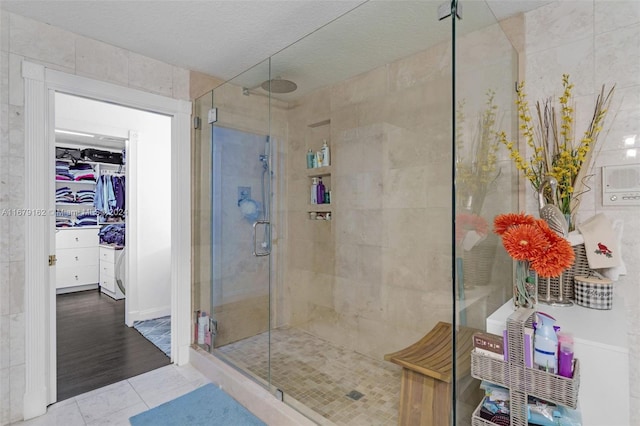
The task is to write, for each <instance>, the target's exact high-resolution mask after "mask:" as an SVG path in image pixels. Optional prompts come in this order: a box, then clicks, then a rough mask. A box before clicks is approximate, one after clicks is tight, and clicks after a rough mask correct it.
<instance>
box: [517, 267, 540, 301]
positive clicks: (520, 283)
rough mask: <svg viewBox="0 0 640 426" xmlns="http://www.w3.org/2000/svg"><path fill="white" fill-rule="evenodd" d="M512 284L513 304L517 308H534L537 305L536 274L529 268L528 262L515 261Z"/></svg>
mask: <svg viewBox="0 0 640 426" xmlns="http://www.w3.org/2000/svg"><path fill="white" fill-rule="evenodd" d="M515 262H516V265H515V266H516V274H515V279H514V283H513V304H514V307H515V308H516V309H517V308H530V309H533V308H535V306H536V304H537V303H538V274H536V272H535V271H534V270H533V269H531V268H530V264H529V261H527V260H516V261H515Z"/></svg>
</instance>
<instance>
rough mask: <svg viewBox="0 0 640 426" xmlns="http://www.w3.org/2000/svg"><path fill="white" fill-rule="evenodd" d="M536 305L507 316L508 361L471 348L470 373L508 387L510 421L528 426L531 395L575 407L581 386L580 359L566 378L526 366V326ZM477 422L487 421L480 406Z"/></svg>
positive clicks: (475, 415) (477, 423)
mask: <svg viewBox="0 0 640 426" xmlns="http://www.w3.org/2000/svg"><path fill="white" fill-rule="evenodd" d="M534 313H535V312H534V310H533V309H526V308H519V309H518V310H516V311H515V312H514V313H513V314H511V315H510V316H509V318H508V319H507V335H508V343H507V344H508V348H507V349H508V353H509V361H508V362H507V361H502V360H499V359H496V358H492V357H489V356H486V355H482V354H480V353H476V352H475V351H473V352H471V375H472V376H473V377H474V378H476V379H480V380H487V381H489V382H492V383H495V384H497V385H500V386H503V387H505V388H508V389H509V392H510V398H511V404H510V405H511V425H514V426H520V425H523V426H526V425H527V417H526V412H527V410H526V405H527V397H528V395H531V396H534V397H536V398H540V399H543V400H545V401H549V402H552V403H554V404H558V405H563V406H566V407H570V408H573V409H575V408H576V407H577V405H578V390H579V388H580V363H579V362H578V359H575V365H574V371H573V377H572V378H567V377H562V376H558V375H555V374H551V373H547V372H546V371H542V370H537V369H534V368H527V367H525V364H524V359H525V357H524V329H525V327H527V328H531V326H532V322H533V316H534ZM472 424H473V425H474V426H475V425H477V426H481V425H488V424H491V422H487V421H486V420H484V419H482V418H481V417H480V416H479V407H478V409H477V410H476V412H475V413H474V415H473V421H472Z"/></svg>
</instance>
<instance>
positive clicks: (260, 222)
mask: <svg viewBox="0 0 640 426" xmlns="http://www.w3.org/2000/svg"><path fill="white" fill-rule="evenodd" d="M258 225H264V226H265V227H267V229H268V228H269V227H270V226H271V222H269V221H268V220H257V221H255V222H253V255H254V256H256V257H260V256H269V255H270V254H271V243H270V242H266V244H267V245H266V247H262V248H264V250H258V238H257V236H256V234H257V232H256V229H257V228H258ZM269 234H270V233H269ZM267 235H268V234H267Z"/></svg>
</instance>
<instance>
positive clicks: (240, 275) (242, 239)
mask: <svg viewBox="0 0 640 426" xmlns="http://www.w3.org/2000/svg"><path fill="white" fill-rule="evenodd" d="M267 80H269V62H268V61H266V62H264V63H261V64H259V65H257V66H255V67H253V68H251V69H250V70H248V71H246V72H244V73H243V74H241V75H239V76H238V77H236V78H234V79H233V80H231V81H228V82H226V83H224V84H222V85H220V86H218V87H217V88H216V89H214V91H213V94H212V109H211V110H209V111H207V114H206V120H207V124H205V125H209V126H210V129H211V133H210V137H211V152H210V159H211V165H210V170H211V181H210V185H211V187H210V192H209V193H210V194H211V203H210V209H211V216H210V217H211V221H210V235H211V238H210V241H211V271H210V272H211V280H210V282H211V293H210V295H209V298H210V312H208V313H207V315H209V317H210V319H211V320H210V321H209V328H210V331H211V345H210V346H211V347H212V351H215V352H216V353H217V355H219V356H221V357H223V358H224V359H225V360H227V361H229V362H231V363H232V364H233V365H235V366H238V367H241V368H242V369H243V370H245V371H246V372H248V373H249V374H252V375H254V376H255V378H256V380H257V381H258V382H261V383H263V384H264V385H268V383H269V324H270V314H269V306H270V286H271V245H272V244H271V224H270V207H271V192H272V191H271V179H272V172H271V163H272V161H271V151H272V146H271V145H272V144H271V141H270V137H269V109H270V106H269V95H268V92H266V91H264V90H262V89H261V88H260V84H261V83H262V82H264V81H267ZM238 345H242V346H241V349H239V348H238V347H237V346H238Z"/></svg>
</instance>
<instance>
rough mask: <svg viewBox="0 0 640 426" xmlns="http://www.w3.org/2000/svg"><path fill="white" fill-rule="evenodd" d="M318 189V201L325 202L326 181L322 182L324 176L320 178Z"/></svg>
mask: <svg viewBox="0 0 640 426" xmlns="http://www.w3.org/2000/svg"><path fill="white" fill-rule="evenodd" d="M317 191H318V195H317V196H316V200H317V203H318V204H324V183H322V178H318V187H317Z"/></svg>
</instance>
